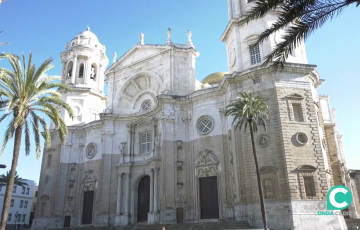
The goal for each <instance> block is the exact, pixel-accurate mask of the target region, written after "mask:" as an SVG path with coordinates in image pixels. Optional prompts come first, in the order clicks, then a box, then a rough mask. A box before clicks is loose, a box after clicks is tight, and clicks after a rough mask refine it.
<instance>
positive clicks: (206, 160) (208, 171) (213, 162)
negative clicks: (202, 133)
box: [195, 149, 220, 178]
mask: <svg viewBox="0 0 360 230" xmlns="http://www.w3.org/2000/svg"><path fill="white" fill-rule="evenodd" d="M218 165H219V161H218V159H217V158H216V156H215V155H214V154H213V153H212V151H211V150H209V149H204V150H202V151H201V152H200V154H199V156H198V158H197V159H196V161H195V167H196V177H197V178H200V177H209V176H217V175H219V174H220V171H219V169H218Z"/></svg>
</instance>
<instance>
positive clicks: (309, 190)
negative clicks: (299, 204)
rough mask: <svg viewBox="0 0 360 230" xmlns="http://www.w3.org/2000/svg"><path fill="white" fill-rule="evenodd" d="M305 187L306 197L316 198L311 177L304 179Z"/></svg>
mask: <svg viewBox="0 0 360 230" xmlns="http://www.w3.org/2000/svg"><path fill="white" fill-rule="evenodd" d="M304 186H305V193H306V197H314V196H316V194H315V186H314V178H313V177H311V176H306V177H304Z"/></svg>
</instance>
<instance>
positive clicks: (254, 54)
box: [249, 45, 261, 65]
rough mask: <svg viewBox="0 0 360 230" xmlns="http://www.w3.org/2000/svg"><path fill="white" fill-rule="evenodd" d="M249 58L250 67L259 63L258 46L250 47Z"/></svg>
mask: <svg viewBox="0 0 360 230" xmlns="http://www.w3.org/2000/svg"><path fill="white" fill-rule="evenodd" d="M249 49H250V58H251V65H255V64H258V63H261V56H260V47H259V45H250V46H249Z"/></svg>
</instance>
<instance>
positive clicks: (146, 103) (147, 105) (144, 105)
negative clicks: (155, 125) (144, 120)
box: [141, 100, 151, 111]
mask: <svg viewBox="0 0 360 230" xmlns="http://www.w3.org/2000/svg"><path fill="white" fill-rule="evenodd" d="M150 108H151V101H150V100H145V101H144V102H143V103H142V104H141V109H142V110H143V111H147V110H149V109H150Z"/></svg>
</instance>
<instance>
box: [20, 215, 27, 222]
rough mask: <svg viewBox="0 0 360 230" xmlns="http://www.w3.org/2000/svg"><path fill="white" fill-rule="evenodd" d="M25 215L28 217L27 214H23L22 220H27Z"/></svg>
mask: <svg viewBox="0 0 360 230" xmlns="http://www.w3.org/2000/svg"><path fill="white" fill-rule="evenodd" d="M25 217H26V214H23V215H22V219H21V221H22V222H24V221H25Z"/></svg>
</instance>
